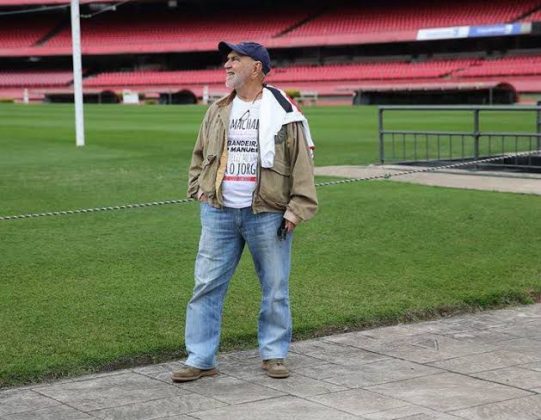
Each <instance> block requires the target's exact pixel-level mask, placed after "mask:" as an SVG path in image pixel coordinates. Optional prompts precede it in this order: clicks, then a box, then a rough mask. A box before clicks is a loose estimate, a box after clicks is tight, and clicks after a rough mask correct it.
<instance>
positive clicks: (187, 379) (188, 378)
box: [171, 369, 218, 382]
mask: <svg viewBox="0 0 541 420" xmlns="http://www.w3.org/2000/svg"><path fill="white" fill-rule="evenodd" d="M217 374H218V370H217V369H210V370H204V371H202V372H201V373H200V374H199V375H196V376H186V377H181V378H176V377H174V376H171V380H172V381H173V382H190V381H195V380H197V379H201V378H202V377H204V376H216V375H217Z"/></svg>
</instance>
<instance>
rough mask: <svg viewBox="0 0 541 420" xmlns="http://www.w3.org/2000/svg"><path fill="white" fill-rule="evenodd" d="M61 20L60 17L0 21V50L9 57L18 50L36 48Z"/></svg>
mask: <svg viewBox="0 0 541 420" xmlns="http://www.w3.org/2000/svg"><path fill="white" fill-rule="evenodd" d="M62 20H63V18H62V17H56V16H42V17H41V18H40V19H35V18H32V17H26V16H24V17H14V18H10V19H8V18H7V17H2V19H0V50H6V51H7V52H8V54H7V56H11V55H13V54H10V52H11V53H14V52H15V51H17V50H18V49H20V48H28V47H33V46H36V44H37V43H38V42H39V41H40V40H42V39H43V38H45V36H46V35H47V34H48V33H49V31H51V30H52V29H53V28H54V27H55V25H58V24H59V23H60V22H61V21H62Z"/></svg>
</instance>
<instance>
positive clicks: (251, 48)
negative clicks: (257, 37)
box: [218, 41, 271, 74]
mask: <svg viewBox="0 0 541 420" xmlns="http://www.w3.org/2000/svg"><path fill="white" fill-rule="evenodd" d="M218 50H219V51H220V52H221V53H222V54H223V55H227V54H229V53H230V52H231V51H235V52H236V53H239V54H242V55H247V56H248V57H251V58H253V59H254V60H255V61H261V64H263V73H265V74H267V73H268V72H269V71H270V69H271V64H270V56H269V52H268V51H267V49H266V48H265V47H264V46H263V45H261V44H258V43H257V42H249V41H248V42H239V43H238V44H233V43H231V42H225V41H222V42H220V43H219V44H218Z"/></svg>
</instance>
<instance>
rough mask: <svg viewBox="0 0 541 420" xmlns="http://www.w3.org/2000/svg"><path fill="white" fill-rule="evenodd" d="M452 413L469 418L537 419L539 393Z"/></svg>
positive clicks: (539, 415) (540, 406)
mask: <svg viewBox="0 0 541 420" xmlns="http://www.w3.org/2000/svg"><path fill="white" fill-rule="evenodd" d="M452 414H455V415H457V416H460V417H461V418H465V419H471V420H538V419H539V418H541V395H539V394H538V395H532V396H529V397H524V398H516V399H512V400H508V401H502V402H499V403H494V404H487V405H481V406H477V407H473V408H468V409H466V410H459V411H454V412H452Z"/></svg>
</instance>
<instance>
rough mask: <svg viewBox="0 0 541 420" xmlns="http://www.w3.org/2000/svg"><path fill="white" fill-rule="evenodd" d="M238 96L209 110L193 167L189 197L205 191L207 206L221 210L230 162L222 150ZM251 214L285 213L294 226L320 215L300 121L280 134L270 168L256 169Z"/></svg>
mask: <svg viewBox="0 0 541 420" xmlns="http://www.w3.org/2000/svg"><path fill="white" fill-rule="evenodd" d="M234 97H235V92H233V93H231V94H230V95H228V96H226V97H224V98H221V99H220V100H218V101H216V102H215V103H214V104H212V105H211V106H210V107H209V109H208V110H207V113H206V115H205V118H204V119H203V123H202V124H201V127H200V129H199V135H198V137H197V142H196V144H195V147H194V149H193V154H192V161H191V164H190V172H189V180H188V197H191V198H195V199H197V198H198V197H199V196H200V195H201V194H202V193H204V194H205V195H206V196H207V197H208V200H209V204H211V205H212V206H214V207H218V208H220V207H222V206H223V199H222V189H221V184H222V180H223V177H224V172H225V167H226V164H227V147H224V146H225V144H226V139H227V130H228V127H229V114H230V112H231V106H232V105H231V103H232V101H233V98H234ZM252 210H253V212H254V213H262V212H267V211H268V212H282V211H283V212H285V214H284V217H285V218H286V219H287V220H289V221H291V222H293V223H295V224H298V223H300V222H302V221H305V220H308V219H310V218H311V217H313V216H314V214H315V213H316V210H317V196H316V189H315V185H314V167H313V161H312V158H311V155H310V151H309V150H308V146H307V144H306V140H305V138H304V133H303V129H302V124H301V123H291V124H287V125H284V126H283V127H282V129H281V130H280V131H279V132H278V134H277V135H276V137H275V157H274V166H273V167H272V168H262V167H261V165H258V176H257V186H256V189H255V192H254V195H253V200H252Z"/></svg>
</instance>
